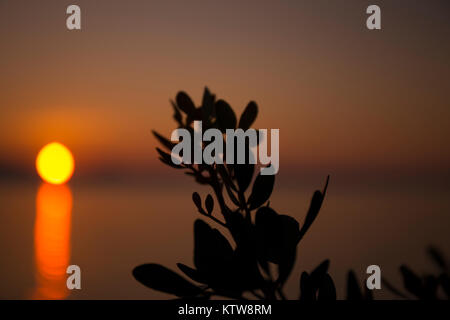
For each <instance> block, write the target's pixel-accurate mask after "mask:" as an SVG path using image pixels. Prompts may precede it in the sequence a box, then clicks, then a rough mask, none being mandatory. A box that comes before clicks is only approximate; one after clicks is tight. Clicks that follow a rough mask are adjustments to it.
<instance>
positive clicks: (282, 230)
mask: <svg viewBox="0 0 450 320" xmlns="http://www.w3.org/2000/svg"><path fill="white" fill-rule="evenodd" d="M172 107H173V111H174V114H173V118H174V120H175V121H176V123H177V125H178V128H185V129H187V130H189V132H191V134H192V133H193V131H194V129H193V126H192V124H193V121H195V120H202V126H203V130H207V129H209V128H217V129H220V130H221V131H222V132H225V130H226V129H236V128H241V129H243V130H247V129H248V128H250V127H251V126H252V124H253V123H254V121H255V120H256V117H257V114H258V107H257V105H256V103H255V102H253V101H251V102H250V103H249V104H248V105H247V107H246V108H245V110H244V112H243V113H242V115H241V117H240V119H239V121H238V120H237V117H236V115H235V113H234V111H233V109H232V108H231V107H230V105H229V104H228V103H227V102H225V101H224V100H216V97H215V95H213V94H211V93H210V91H209V90H208V89H207V88H205V91H204V95H203V101H202V104H201V106H199V107H196V106H195V104H194V103H193V102H192V100H191V98H190V97H189V96H188V95H187V94H186V93H184V92H179V93H178V94H177V96H176V99H175V101H172ZM153 133H154V135H155V137H156V138H157V139H158V140H159V142H160V143H161V145H162V146H163V147H164V148H165V149H167V150H168V152H166V151H163V150H161V149H160V148H157V151H158V153H159V155H160V160H161V161H162V162H163V163H164V164H166V165H168V166H170V167H173V168H176V169H180V170H183V171H184V172H185V174H187V175H190V176H192V177H193V178H195V180H196V181H197V182H198V183H199V184H206V185H209V186H210V187H211V189H212V191H213V193H214V197H215V200H214V199H213V196H212V195H211V194H208V195H206V197H205V198H204V199H205V200H204V201H203V199H202V197H201V196H200V195H199V194H198V193H197V192H194V193H193V195H192V200H193V202H194V204H195V206H196V207H197V210H198V212H199V213H200V215H202V216H203V217H204V218H205V219H209V220H211V221H213V222H214V223H216V224H218V225H220V226H221V227H223V228H225V229H226V230H228V232H229V233H230V236H231V238H232V239H233V241H234V245H232V244H230V242H229V241H228V240H227V238H225V236H224V235H223V234H222V233H221V232H220V231H219V230H218V229H215V228H212V227H211V226H210V225H209V224H207V223H206V222H204V221H203V220H200V219H198V220H196V221H195V223H194V267H193V268H192V267H189V266H186V265H184V264H181V263H178V264H177V266H178V268H179V269H180V270H181V271H182V272H183V273H184V274H185V275H186V276H187V277H188V278H190V279H191V280H193V281H194V282H195V283H193V282H190V281H188V280H186V279H185V278H183V277H182V276H180V275H178V274H177V273H175V272H173V271H171V270H169V269H167V268H165V267H163V266H161V265H158V264H144V265H140V266H138V267H136V268H135V269H134V270H133V275H134V277H135V278H136V279H137V280H138V281H139V282H141V283H142V284H144V285H146V286H148V287H150V288H152V289H155V290H159V291H163V292H166V293H170V294H173V295H175V296H178V297H182V298H193V297H195V298H210V297H211V296H213V295H219V296H225V297H231V298H245V296H244V295H245V294H248V295H250V294H252V295H253V297H256V298H260V299H285V298H286V297H285V295H284V293H283V286H284V284H285V282H286V280H287V279H288V277H289V275H290V273H291V271H292V268H293V266H294V263H295V260H296V252H297V245H298V244H299V242H300V241H301V240H302V238H303V237H304V236H305V234H306V232H307V231H308V230H309V228H310V227H311V225H312V223H313V222H314V220H315V219H316V217H317V215H318V213H319V211H320V208H321V206H322V202H323V200H324V197H325V194H326V191H327V186H328V178H327V179H326V183H325V187H324V188H323V190H322V191H315V192H314V194H313V196H312V200H311V204H310V207H309V210H308V212H307V213H306V217H305V220H304V222H303V225H302V226H301V227H300V225H299V223H298V222H297V221H296V220H295V219H294V218H293V217H291V216H288V215H283V214H279V213H278V212H276V211H275V210H274V209H273V208H272V207H271V206H270V203H269V198H270V196H271V194H272V190H273V187H274V183H275V176H274V175H261V174H257V175H256V177H255V179H253V177H254V175H255V165H253V164H245V165H231V164H226V163H225V164H214V165H206V164H199V165H196V164H179V165H176V164H174V163H173V162H172V160H171V155H170V152H171V149H172V148H173V146H174V143H173V142H172V141H170V140H168V139H166V138H164V137H163V136H162V135H160V134H158V133H157V132H153ZM247 146H248V144H247ZM203 147H205V144H204V145H203ZM247 156H248V157H250V156H251V155H250V154H248V155H247ZM224 159H225V156H224ZM253 180H254V181H253ZM252 181H253V185H252V187H251V188H250V185H251V184H252ZM249 189H251V191H250V192H248V190H249ZM247 195H248V196H247ZM271 265H272V266H273V267H271ZM328 267H329V261H328V260H326V261H324V262H323V263H322V264H320V265H319V266H318V267H317V268H316V269H315V270H313V271H312V272H311V273H310V274H308V273H307V272H304V273H303V274H302V276H301V281H300V299H304V300H316V299H326V300H335V299H336V289H335V286H334V283H333V280H332V279H331V277H330V275H329V274H328Z"/></svg>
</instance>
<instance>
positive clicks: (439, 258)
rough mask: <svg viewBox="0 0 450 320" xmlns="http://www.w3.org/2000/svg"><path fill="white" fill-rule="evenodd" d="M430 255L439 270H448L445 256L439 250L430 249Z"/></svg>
mask: <svg viewBox="0 0 450 320" xmlns="http://www.w3.org/2000/svg"><path fill="white" fill-rule="evenodd" d="M428 254H429V255H430V257H431V259H432V260H433V261H434V263H435V264H436V265H437V266H438V267H439V268H441V269H442V270H444V271H445V270H447V269H448V266H447V262H446V261H445V258H444V255H443V254H442V252H440V251H439V250H438V249H437V248H435V247H429V248H428Z"/></svg>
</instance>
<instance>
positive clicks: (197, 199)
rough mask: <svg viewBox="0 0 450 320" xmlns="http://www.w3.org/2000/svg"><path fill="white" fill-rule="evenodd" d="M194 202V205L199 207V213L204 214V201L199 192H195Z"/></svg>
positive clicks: (193, 195)
mask: <svg viewBox="0 0 450 320" xmlns="http://www.w3.org/2000/svg"><path fill="white" fill-rule="evenodd" d="M192 201H194V204H195V206H196V207H197V209H198V211H200V212H203V208H202V199H201V198H200V195H199V194H198V193H197V192H194V193H193V194H192Z"/></svg>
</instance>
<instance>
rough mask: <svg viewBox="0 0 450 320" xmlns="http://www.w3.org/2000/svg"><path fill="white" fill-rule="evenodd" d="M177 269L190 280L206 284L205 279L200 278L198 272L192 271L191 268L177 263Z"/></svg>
mask: <svg viewBox="0 0 450 320" xmlns="http://www.w3.org/2000/svg"><path fill="white" fill-rule="evenodd" d="M177 267H178V269H180V270H181V271H182V272H183V273H184V274H185V275H187V276H188V277H189V278H191V279H192V280H194V281H197V282H199V283H206V280H205V278H204V277H203V276H202V274H201V273H200V272H198V270H195V269H192V268H191V267H188V266H187V265H185V264H182V263H177Z"/></svg>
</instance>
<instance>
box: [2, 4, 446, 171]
mask: <svg viewBox="0 0 450 320" xmlns="http://www.w3.org/2000/svg"><path fill="white" fill-rule="evenodd" d="M69 4H71V2H70V1H43V2H39V3H36V2H33V3H30V1H1V2H0V39H1V40H2V41H1V42H0V57H1V59H0V70H1V72H0V112H1V117H0V127H1V128H2V131H1V132H2V134H1V135H0V164H1V166H2V167H3V168H2V171H3V172H5V171H8V170H17V169H18V170H32V169H33V168H34V167H33V164H34V158H35V155H36V154H37V152H38V150H39V148H40V147H41V146H43V145H44V144H46V143H48V142H50V141H53V140H58V141H61V142H63V143H65V144H66V145H67V146H69V147H70V148H71V149H72V151H73V152H74V154H75V157H76V161H77V166H78V173H79V174H81V175H83V174H91V173H95V172H98V171H99V170H100V169H101V167H106V168H108V169H110V170H113V171H114V170H116V171H118V172H125V173H126V172H139V171H148V170H150V171H151V170H159V169H158V168H160V166H161V165H160V164H159V163H158V162H157V156H156V153H155V151H154V147H155V146H156V141H155V139H154V138H153V137H152V136H151V134H150V132H151V130H152V129H156V130H158V131H159V132H161V133H164V134H167V135H168V134H169V133H170V132H171V130H172V129H173V128H174V126H173V122H172V119H171V114H172V110H171V108H170V104H169V99H173V98H174V96H175V94H176V93H177V91H178V90H184V91H186V92H188V93H190V94H191V96H192V97H193V98H194V99H195V101H197V102H200V99H201V95H202V92H203V88H204V86H205V85H207V86H208V87H209V88H210V89H211V91H213V92H214V93H216V94H217V95H218V96H219V97H220V98H224V99H226V100H227V101H228V102H230V104H231V105H232V106H233V107H234V108H235V110H236V111H237V112H238V114H240V113H241V112H242V110H243V108H244V107H245V105H246V103H247V102H248V101H250V100H255V101H256V102H257V103H258V105H259V107H260V116H259V118H258V120H257V122H256V126H257V127H259V128H280V171H282V170H283V167H285V168H289V169H293V168H294V167H301V168H304V170H309V169H311V170H312V169H317V168H326V170H327V173H328V172H329V171H331V172H333V171H339V170H342V171H346V170H359V171H370V170H373V169H374V168H381V169H380V170H384V169H385V170H391V171H392V170H394V171H395V170H406V171H410V172H416V171H428V170H429V171H436V172H449V169H450V167H449V163H450V151H449V150H450V149H449V148H448V145H449V142H450V141H449V140H450V139H449V138H450V109H449V92H450V90H449V89H450V64H449V63H448V57H449V56H450V44H449V41H448V39H449V38H450V25H449V24H448V12H449V11H448V9H449V5H448V2H446V1H426V4H425V1H422V2H419V1H417V2H416V1H403V2H401V1H400V2H396V3H395V4H392V3H389V2H387V3H384V2H380V4H379V5H380V6H381V8H382V27H383V29H382V31H381V32H379V31H377V32H371V31H368V30H367V29H366V28H365V18H366V15H365V8H366V7H367V5H368V4H370V3H369V2H367V1H346V2H345V5H344V4H343V3H342V2H336V3H334V4H329V1H308V2H301V1H276V2H273V3H272V4H268V3H265V2H262V1H250V2H246V3H245V4H242V3H241V2H240V1H229V2H226V3H218V2H214V1H192V2H189V5H187V2H186V1H178V2H172V1H171V2H166V1H161V2H157V1H131V2H127V1H100V0H98V1H95V2H93V1H77V4H78V5H80V7H81V9H82V30H81V32H80V31H68V30H66V28H65V18H66V15H65V8H66V7H67V5H69Z"/></svg>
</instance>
